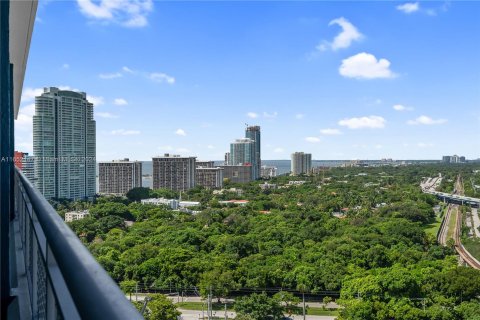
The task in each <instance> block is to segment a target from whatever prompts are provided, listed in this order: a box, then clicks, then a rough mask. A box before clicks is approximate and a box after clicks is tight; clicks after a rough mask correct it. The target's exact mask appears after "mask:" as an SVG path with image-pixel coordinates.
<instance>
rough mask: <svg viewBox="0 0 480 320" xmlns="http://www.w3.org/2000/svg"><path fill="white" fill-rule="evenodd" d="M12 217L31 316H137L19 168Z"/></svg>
mask: <svg viewBox="0 0 480 320" xmlns="http://www.w3.org/2000/svg"><path fill="white" fill-rule="evenodd" d="M15 219H16V220H17V221H18V226H19V229H20V238H21V239H20V244H19V245H20V246H21V247H22V249H23V250H22V251H23V255H24V261H25V269H24V270H25V273H26V279H27V284H28V285H27V286H28V295H27V296H28V298H29V305H30V312H31V316H32V319H68V320H70V319H109V320H111V319H129V320H130V319H142V317H141V316H140V314H139V313H138V312H137V310H136V309H135V307H134V306H133V305H132V304H131V303H130V302H129V301H128V300H127V299H126V298H125V295H124V294H123V292H122V291H121V290H120V289H119V288H118V286H117V285H116V283H115V282H114V281H113V280H112V279H111V278H110V276H109V275H108V274H107V273H106V272H105V270H104V269H103V268H102V267H101V266H100V265H99V264H98V263H97V262H96V261H95V259H94V258H93V257H92V255H91V254H90V253H89V252H88V250H87V248H85V246H84V245H83V244H82V242H81V241H80V240H79V239H78V238H77V236H76V235H75V234H74V233H73V231H72V230H70V228H69V227H68V226H67V225H66V224H65V223H64V222H63V220H62V219H61V217H60V216H59V215H58V214H57V212H56V211H55V210H54V209H53V208H52V206H51V205H50V204H49V203H48V202H47V200H46V199H45V198H44V197H43V196H42V194H41V193H40V192H39V191H38V190H36V189H35V188H34V187H33V186H32V184H31V183H30V182H29V181H28V179H27V178H26V177H25V176H24V175H23V174H22V173H21V172H20V171H19V170H18V169H16V173H15Z"/></svg>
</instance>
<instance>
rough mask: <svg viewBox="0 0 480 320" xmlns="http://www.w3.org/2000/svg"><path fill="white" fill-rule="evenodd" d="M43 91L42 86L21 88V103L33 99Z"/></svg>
mask: <svg viewBox="0 0 480 320" xmlns="http://www.w3.org/2000/svg"><path fill="white" fill-rule="evenodd" d="M42 93H43V88H25V89H23V90H22V103H26V102H30V101H33V100H35V97H38V96H40V95H41V94H42Z"/></svg>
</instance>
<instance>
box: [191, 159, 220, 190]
mask: <svg viewBox="0 0 480 320" xmlns="http://www.w3.org/2000/svg"><path fill="white" fill-rule="evenodd" d="M212 162H213V161H212ZM195 184H196V185H197V186H202V187H204V188H207V189H217V188H222V187H223V168H220V167H218V168H213V167H200V166H197V169H196V173H195Z"/></svg>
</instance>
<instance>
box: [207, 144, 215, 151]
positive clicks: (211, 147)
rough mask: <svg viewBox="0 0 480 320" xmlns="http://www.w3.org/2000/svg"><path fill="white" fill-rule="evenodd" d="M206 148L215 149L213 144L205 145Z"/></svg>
mask: <svg viewBox="0 0 480 320" xmlns="http://www.w3.org/2000/svg"><path fill="white" fill-rule="evenodd" d="M207 149H210V150H212V149H215V146H212V145H211V144H209V145H208V146H207Z"/></svg>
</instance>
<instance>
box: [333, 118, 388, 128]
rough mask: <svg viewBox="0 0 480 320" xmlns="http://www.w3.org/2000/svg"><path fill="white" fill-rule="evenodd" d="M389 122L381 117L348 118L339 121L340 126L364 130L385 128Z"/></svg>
mask: <svg viewBox="0 0 480 320" xmlns="http://www.w3.org/2000/svg"><path fill="white" fill-rule="evenodd" d="M386 122H387V121H386V120H385V119H384V118H382V117H380V116H368V117H359V118H346V119H343V120H340V121H338V124H339V125H340V126H344V127H347V128H349V129H362V128H372V129H378V128H384V127H385V123H386Z"/></svg>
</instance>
